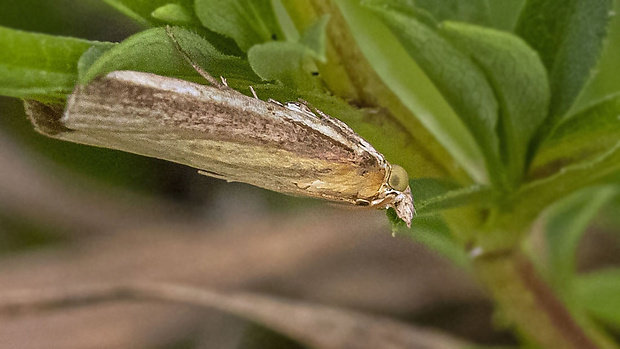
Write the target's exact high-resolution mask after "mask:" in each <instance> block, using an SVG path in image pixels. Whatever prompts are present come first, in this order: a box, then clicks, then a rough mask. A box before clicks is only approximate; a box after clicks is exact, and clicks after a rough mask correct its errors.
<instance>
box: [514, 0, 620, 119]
mask: <svg viewBox="0 0 620 349" xmlns="http://www.w3.org/2000/svg"><path fill="white" fill-rule="evenodd" d="M612 7H613V1H612V0H552V1H549V0H529V1H527V4H526V6H525V8H524V9H523V12H522V13H521V17H520V19H519V23H518V25H517V30H516V31H517V33H518V34H519V35H520V36H521V37H522V38H524V39H525V41H527V42H528V43H529V44H530V45H531V46H532V47H533V48H534V49H535V50H536V51H537V52H538V53H539V55H540V57H541V59H542V61H543V63H544V64H545V66H546V67H547V71H548V72H549V81H550V85H551V92H552V93H551V104H550V106H549V109H550V110H549V116H550V117H551V118H552V121H551V122H557V121H558V120H561V119H562V118H563V117H564V115H565V114H566V113H567V112H568V111H569V110H570V108H571V106H572V105H573V103H574V102H575V100H576V99H577V97H578V95H579V94H580V92H581V90H582V89H583V87H584V85H585V83H586V82H587V81H588V78H589V77H590V75H591V74H592V72H593V69H594V67H595V66H596V62H597V61H598V59H599V56H600V52H601V49H602V45H603V40H604V39H605V36H606V34H607V26H608V24H609V20H610V19H611V10H612ZM550 126H553V124H552V125H550Z"/></svg>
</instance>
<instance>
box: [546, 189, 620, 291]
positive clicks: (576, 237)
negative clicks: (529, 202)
mask: <svg viewBox="0 0 620 349" xmlns="http://www.w3.org/2000/svg"><path fill="white" fill-rule="evenodd" d="M619 192H620V190H619V188H618V187H617V186H600V187H592V188H586V189H584V190H581V191H578V192H576V193H574V194H572V195H570V196H569V197H567V198H564V199H563V200H561V201H559V202H557V203H555V204H554V205H552V206H551V207H550V208H549V210H548V211H547V212H546V224H545V246H546V248H545V249H546V251H547V263H546V274H547V278H548V279H549V280H550V281H551V284H552V285H553V286H554V287H555V289H556V291H557V292H560V293H562V292H566V290H568V289H570V286H571V284H570V283H571V281H572V280H573V277H574V273H575V255H576V253H577V247H578V245H579V241H580V240H581V237H582V236H583V234H584V233H585V231H586V228H587V227H588V225H589V223H590V221H591V220H592V219H593V218H595V217H596V215H597V214H598V212H599V211H600V209H601V208H602V207H603V206H604V205H605V204H607V203H608V202H609V201H610V200H612V199H613V198H614V197H615V196H617V195H618V193H619Z"/></svg>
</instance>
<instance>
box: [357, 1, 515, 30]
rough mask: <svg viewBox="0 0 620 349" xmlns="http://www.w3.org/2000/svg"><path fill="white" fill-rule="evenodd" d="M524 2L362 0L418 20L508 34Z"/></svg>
mask: <svg viewBox="0 0 620 349" xmlns="http://www.w3.org/2000/svg"><path fill="white" fill-rule="evenodd" d="M523 2H524V0H502V1H489V0H442V1H437V0H370V1H369V0H365V3H373V4H375V5H378V6H382V7H384V8H390V9H392V10H395V11H396V12H399V13H402V14H407V15H408V16H412V17H416V18H418V19H420V15H424V14H422V12H423V13H428V14H429V15H431V16H432V17H433V18H434V20H435V21H437V22H443V21H458V22H467V23H471V24H477V25H481V26H485V27H493V28H497V29H502V30H507V31H510V30H512V28H513V27H514V25H515V22H516V20H517V14H518V13H519V10H520V8H521V6H523Z"/></svg>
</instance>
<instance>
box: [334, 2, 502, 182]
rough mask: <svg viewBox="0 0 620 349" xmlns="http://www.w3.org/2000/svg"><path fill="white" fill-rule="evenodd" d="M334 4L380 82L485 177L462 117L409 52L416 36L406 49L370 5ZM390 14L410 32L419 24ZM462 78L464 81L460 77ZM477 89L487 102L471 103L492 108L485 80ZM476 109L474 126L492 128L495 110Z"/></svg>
mask: <svg viewBox="0 0 620 349" xmlns="http://www.w3.org/2000/svg"><path fill="white" fill-rule="evenodd" d="M336 4H337V5H338V8H339V9H340V12H341V13H342V14H343V16H344V18H345V20H346V22H347V24H348V25H349V27H350V28H351V33H352V34H353V36H354V38H355V41H356V43H357V45H358V46H359V48H360V49H361V51H362V53H363V54H364V56H365V58H366V59H367V60H368V62H369V63H370V64H371V66H372V67H373V68H374V69H375V71H376V72H377V74H378V75H379V76H380V77H381V79H382V80H383V82H384V83H385V84H386V85H387V86H388V87H389V88H390V89H391V90H392V91H393V92H394V94H395V95H396V96H397V97H399V98H400V100H401V101H402V102H403V104H404V105H405V106H406V107H407V108H408V109H409V110H411V111H412V112H413V113H414V114H415V115H416V117H417V118H418V119H419V120H420V121H421V122H422V124H423V125H424V126H425V127H426V128H427V129H428V130H429V132H431V133H432V134H433V135H434V136H435V138H436V139H437V140H438V141H439V142H440V143H441V144H442V145H443V146H444V147H445V148H446V149H447V150H448V152H450V153H451V154H452V156H453V157H454V159H455V160H456V162H458V163H459V164H460V165H461V166H462V167H463V168H464V169H465V170H466V171H467V173H469V175H470V176H471V177H472V178H473V179H474V180H475V181H477V182H479V183H487V182H488V174H487V171H486V168H485V156H484V155H483V153H482V150H481V148H480V147H479V145H478V144H477V143H476V139H475V138H474V136H473V135H472V133H471V132H470V131H469V130H468V127H467V126H466V123H464V122H463V120H461V119H460V118H459V116H458V115H457V114H456V113H455V110H454V109H453V107H452V106H451V105H450V104H448V102H447V101H446V99H445V98H444V96H442V94H441V90H440V89H438V87H436V86H435V85H434V83H433V82H434V81H432V80H431V79H429V76H428V75H427V72H425V71H424V70H423V68H424V67H421V64H420V63H417V62H416V61H415V60H414V59H412V57H411V56H410V55H409V54H410V53H411V54H414V53H416V52H414V51H416V48H415V45H416V44H417V43H418V42H417V41H414V42H412V43H411V45H410V46H409V47H408V48H409V50H408V51H405V50H404V49H403V44H402V43H401V42H399V41H398V39H397V38H396V37H395V36H394V35H396V34H398V33H394V34H393V33H392V32H391V31H390V29H389V28H388V27H386V26H385V25H384V24H383V23H382V22H381V20H380V19H379V18H378V17H377V16H376V15H375V13H374V12H373V11H371V10H369V9H368V8H366V7H362V6H360V5H359V1H357V0H337V1H336ZM377 11H381V10H377ZM394 17H395V18H396V19H398V20H401V23H399V25H401V26H403V27H406V28H404V29H403V30H407V31H408V32H411V31H413V30H414V29H420V26H416V27H415V28H408V24H411V23H412V20H411V19H410V18H408V17H405V16H402V15H398V14H394ZM420 31H421V34H420V35H426V34H428V36H426V37H425V39H428V40H430V39H429V38H431V37H432V35H433V33H432V32H431V31H430V30H428V29H426V30H424V28H422V29H420ZM435 36H436V35H435ZM431 43H432V42H431ZM422 46H424V45H422ZM423 50H427V48H426V46H424V48H423ZM436 50H437V49H436V48H435V47H431V51H433V52H434V51H436ZM453 51H455V52H457V54H458V51H456V50H455V49H453ZM441 53H442V51H441V50H440V52H439V54H441ZM443 58H445V57H442V56H438V55H435V56H434V57H433V59H435V60H436V61H435V62H433V63H435V64H441V66H442V67H443V68H442V69H444V68H445V69H452V68H450V67H451V66H452V65H445V62H444V61H443V60H442V59H443ZM418 64H420V65H418ZM472 66H473V64H472ZM474 69H475V66H474ZM457 71H458V72H459V74H461V70H460V69H457ZM470 72H471V71H469V70H466V74H467V73H470ZM446 75H447V74H446ZM467 75H468V77H469V75H474V74H467ZM442 76H443V75H442ZM477 76H478V77H479V79H478V78H476V77H475V76H472V79H473V81H474V82H473V83H472V84H475V83H476V82H478V81H481V79H482V81H484V80H483V79H484V77H483V76H482V75H481V73H480V72H478V74H477ZM454 80H458V78H454ZM461 80H462V81H465V79H464V78H463V79H461ZM455 83H458V82H455ZM475 87H478V86H475ZM468 89H471V88H468ZM476 92H477V93H478V94H479V95H480V96H481V97H480V98H479V99H480V100H484V101H485V102H489V104H487V103H475V105H477V106H480V107H481V108H483V109H488V110H492V109H493V103H492V102H491V101H487V100H486V99H485V97H487V96H488V97H493V96H492V91H491V89H490V88H489V87H488V86H487V88H486V89H484V88H483V87H480V89H479V90H476ZM474 109H475V108H474ZM480 112H481V113H480V114H476V115H482V116H476V117H479V118H480V119H478V121H479V122H478V123H477V124H478V126H476V127H477V128H479V129H483V128H484V129H491V126H490V125H492V124H493V123H494V120H493V119H494V118H495V117H496V116H494V113H492V112H491V113H485V112H484V110H480ZM473 115H474V114H472V116H473ZM399 121H401V122H402V123H403V126H404V127H405V128H406V129H407V130H408V131H409V132H411V133H412V134H415V132H416V130H415V129H414V127H412V126H411V125H412V124H411V123H409V122H408V121H407V120H399ZM481 134H482V136H481V137H482V140H481V141H487V142H489V143H493V142H492V141H489V140H490V139H491V138H493V134H484V133H482V132H481ZM484 149H485V150H486V149H489V148H487V147H485V148H484Z"/></svg>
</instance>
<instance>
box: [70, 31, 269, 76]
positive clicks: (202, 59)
mask: <svg viewBox="0 0 620 349" xmlns="http://www.w3.org/2000/svg"><path fill="white" fill-rule="evenodd" d="M171 30H172V32H173V33H174V35H175V37H176V39H177V40H178V41H179V44H180V45H181V47H182V48H183V49H184V50H185V51H186V52H188V54H189V55H190V57H191V58H192V60H194V61H195V62H196V63H197V64H198V65H200V66H201V67H203V68H204V69H205V70H207V71H208V72H209V73H211V74H212V75H213V76H215V77H219V76H224V77H227V78H239V79H245V80H251V81H259V79H258V77H257V76H256V75H255V74H254V73H253V72H252V70H251V68H250V66H249V64H248V63H247V61H245V60H242V59H241V58H238V57H234V56H228V55H225V54H222V53H221V52H219V51H218V50H217V49H216V48H215V47H214V46H213V45H211V44H210V43H209V42H208V41H206V40H205V39H203V38H202V37H201V36H199V35H197V34H194V33H192V32H190V31H188V30H186V29H182V28H172V29H171ZM85 58H86V57H85ZM88 60H89V61H93V63H92V64H91V65H90V66H88V67H87V66H86V64H85V63H84V62H82V63H84V64H83V66H84V68H83V69H84V72H83V73H82V74H81V75H80V82H81V83H86V82H88V81H90V80H91V79H93V78H95V77H97V76H100V75H104V74H106V73H109V72H111V71H114V70H135V71H145V72H151V73H155V74H159V75H165V76H175V77H179V78H185V79H190V80H195V81H199V82H204V79H202V78H199V77H198V74H197V73H196V71H194V69H193V68H192V67H191V66H190V65H189V63H188V62H187V61H185V59H184V58H183V56H182V54H181V53H180V52H179V51H178V50H177V48H176V47H175V46H174V44H173V43H172V41H171V39H170V37H169V36H168V35H167V33H166V30H165V28H153V29H148V30H145V31H143V32H140V33H138V34H136V35H133V36H131V37H129V38H128V39H126V40H125V41H123V42H122V43H120V44H118V45H116V46H114V47H113V48H111V49H109V50H107V51H105V52H103V53H102V54H101V55H100V56H99V57H98V59H96V60H94V59H93V57H88Z"/></svg>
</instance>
